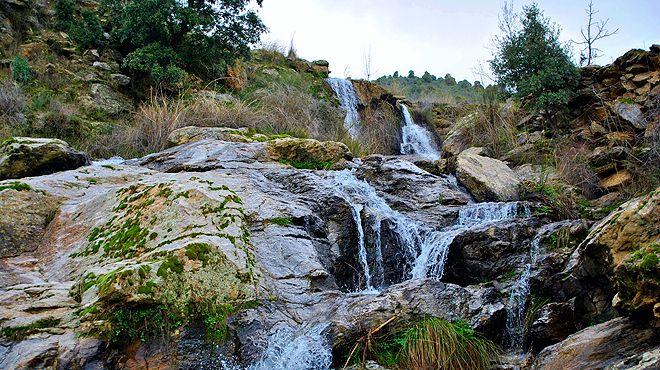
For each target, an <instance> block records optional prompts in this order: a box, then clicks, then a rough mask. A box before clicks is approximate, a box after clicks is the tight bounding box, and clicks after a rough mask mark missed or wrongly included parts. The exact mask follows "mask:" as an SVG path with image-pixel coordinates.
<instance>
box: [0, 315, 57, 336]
mask: <svg viewBox="0 0 660 370" xmlns="http://www.w3.org/2000/svg"><path fill="white" fill-rule="evenodd" d="M59 323H60V320H59V319H54V318H45V319H40V320H37V321H35V322H34V323H32V324H29V325H25V326H16V327H6V328H3V329H2V336H3V337H5V338H8V339H10V340H14V341H20V340H22V339H23V338H25V337H27V336H28V335H30V334H34V333H37V332H39V330H40V329H45V328H52V327H55V326H57V325H59Z"/></svg>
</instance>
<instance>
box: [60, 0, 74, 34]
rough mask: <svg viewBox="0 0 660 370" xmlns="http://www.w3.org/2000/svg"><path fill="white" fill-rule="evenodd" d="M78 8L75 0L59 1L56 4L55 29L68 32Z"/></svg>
mask: <svg viewBox="0 0 660 370" xmlns="http://www.w3.org/2000/svg"><path fill="white" fill-rule="evenodd" d="M75 11H76V6H75V4H74V2H73V0H57V2H56V3H55V18H56V21H55V28H56V29H58V30H60V31H65V32H68V31H69V29H70V28H71V25H73V22H74V16H75Z"/></svg>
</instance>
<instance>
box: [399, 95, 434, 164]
mask: <svg viewBox="0 0 660 370" xmlns="http://www.w3.org/2000/svg"><path fill="white" fill-rule="evenodd" d="M401 113H402V114H403V120H404V123H405V124H404V126H403V128H402V129H401V131H402V140H401V154H418V155H420V156H422V157H424V158H426V159H428V160H430V161H437V160H438V159H440V151H438V150H437V149H436V148H435V147H434V145H433V138H432V136H431V133H430V132H429V131H428V130H427V129H426V128H424V127H422V126H420V125H418V124H416V123H415V121H414V120H413V118H412V116H411V115H410V110H408V107H406V106H405V105H403V104H401Z"/></svg>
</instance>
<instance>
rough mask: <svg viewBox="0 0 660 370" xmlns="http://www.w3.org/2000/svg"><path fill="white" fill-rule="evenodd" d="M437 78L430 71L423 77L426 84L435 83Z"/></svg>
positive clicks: (425, 72)
mask: <svg viewBox="0 0 660 370" xmlns="http://www.w3.org/2000/svg"><path fill="white" fill-rule="evenodd" d="M435 78H436V77H435V76H434V75H432V74H430V73H429V72H428V71H424V74H423V75H422V81H424V82H431V81H435Z"/></svg>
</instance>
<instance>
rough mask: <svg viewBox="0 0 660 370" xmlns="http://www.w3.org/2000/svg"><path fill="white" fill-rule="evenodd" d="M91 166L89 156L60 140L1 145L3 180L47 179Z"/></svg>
mask: <svg viewBox="0 0 660 370" xmlns="http://www.w3.org/2000/svg"><path fill="white" fill-rule="evenodd" d="M88 163H89V158H88V157H87V155H86V154H84V153H81V152H77V151H75V150H74V149H73V148H71V147H70V146H69V144H67V143H66V142H64V141H62V140H58V139H33V138H22V137H16V138H12V139H9V140H6V141H5V142H4V143H2V144H0V180H4V179H17V178H21V177H26V176H39V175H46V174H51V173H54V172H57V171H66V170H71V169H75V168H78V167H80V166H84V165H86V164H88Z"/></svg>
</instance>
